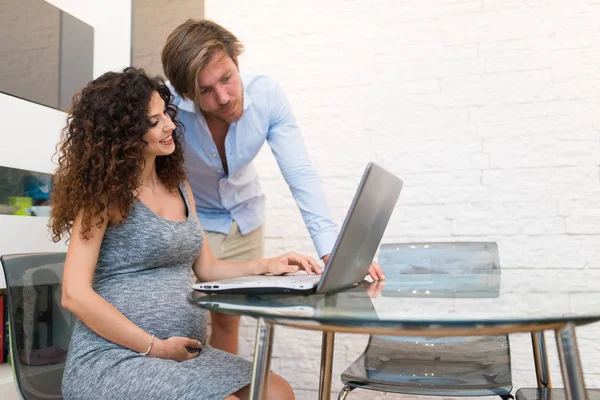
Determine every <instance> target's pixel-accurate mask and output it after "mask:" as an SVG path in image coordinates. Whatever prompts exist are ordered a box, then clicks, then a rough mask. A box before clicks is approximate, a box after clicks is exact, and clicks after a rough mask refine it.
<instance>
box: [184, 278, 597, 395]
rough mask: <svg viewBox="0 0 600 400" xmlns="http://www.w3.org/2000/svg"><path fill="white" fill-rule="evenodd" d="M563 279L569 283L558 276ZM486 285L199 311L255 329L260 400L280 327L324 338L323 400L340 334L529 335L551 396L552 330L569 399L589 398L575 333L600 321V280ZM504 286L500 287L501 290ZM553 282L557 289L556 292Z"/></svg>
mask: <svg viewBox="0 0 600 400" xmlns="http://www.w3.org/2000/svg"><path fill="white" fill-rule="evenodd" d="M561 274H562V275H561ZM523 276H524V274H523V272H522V271H516V270H506V269H505V270H504V271H502V274H501V275H500V274H499V273H498V274H489V275H485V274H484V275H470V274H463V275H444V274H441V275H436V276H433V275H428V274H411V275H402V276H389V275H388V279H387V280H386V281H383V282H382V283H379V284H378V283H372V284H369V283H368V282H363V283H361V284H360V285H358V286H356V287H354V288H350V289H348V290H345V291H341V292H338V293H333V294H327V295H323V294H311V295H289V294H281V295H225V294H218V295H204V294H201V293H198V292H194V293H192V296H191V301H192V302H193V303H194V304H195V305H197V306H199V307H202V308H205V309H208V310H211V311H217V312H221V313H227V314H235V315H247V316H251V317H254V318H256V319H258V326H257V334H256V347H255V355H254V369H253V376H252V384H251V395H252V397H251V398H253V399H262V396H263V387H264V385H265V383H266V379H267V377H268V374H267V371H269V367H270V358H271V350H272V344H273V333H274V325H284V326H289V327H295V328H299V329H308V330H318V331H322V332H323V339H322V349H321V350H322V352H321V374H320V382H319V396H320V397H319V398H320V399H328V398H329V396H330V392H331V375H332V360H333V345H334V334H335V332H344V333H361V334H377V335H401V336H430V337H442V336H472V335H487V334H490V335H496V334H505V333H516V332H530V333H531V335H532V343H533V350H534V361H535V369H536V376H537V380H538V382H537V383H538V387H549V386H551V381H550V374H549V370H548V361H547V355H546V346H545V341H544V334H543V332H544V331H546V330H553V331H555V333H556V344H557V347H558V354H559V358H560V365H561V370H562V375H563V379H564V383H565V395H566V398H567V399H577V400H580V399H581V400H583V399H585V398H586V389H585V385H584V381H583V371H582V367H581V362H580V359H579V351H578V348H577V341H576V337H575V328H576V326H579V325H584V324H590V323H593V322H597V321H600V289H599V288H598V285H597V282H598V278H599V277H600V271H595V270H576V271H568V273H565V272H561V271H557V273H556V275H553V276H551V277H549V278H548V277H545V276H544V275H543V272H536V271H535V270H532V272H531V276H528V279H527V280H526V281H524V280H523ZM500 278H501V280H502V281H501V282H500ZM552 279H554V280H556V282H551V280H552Z"/></svg>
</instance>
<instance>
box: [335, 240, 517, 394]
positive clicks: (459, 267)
mask: <svg viewBox="0 0 600 400" xmlns="http://www.w3.org/2000/svg"><path fill="white" fill-rule="evenodd" d="M379 264H380V265H381V267H382V268H383V270H384V273H385V275H386V278H387V280H386V281H385V284H384V286H383V291H382V293H381V295H382V296H400V297H422V298H423V299H424V302H426V301H427V299H428V298H433V297H437V298H440V297H444V298H456V299H460V298H466V297H468V298H473V297H482V298H483V297H497V296H498V295H499V290H500V263H499V258H498V247H497V245H496V244H495V243H487V242H477V243H398V244H385V245H382V246H381V248H380V251H379ZM424 312H426V311H424ZM341 379H342V382H343V383H344V385H345V386H344V388H343V389H342V391H341V392H340V394H339V396H338V400H343V399H346V397H348V395H349V393H350V392H351V391H352V390H355V389H357V388H361V389H367V390H375V391H380V392H391V393H402V394H412V395H421V396H457V397H463V396H490V395H497V396H499V397H501V398H502V399H509V398H513V397H512V395H511V394H510V392H511V390H512V378H511V362H510V346H509V341H508V335H497V336H469V337H441V338H440V337H438V338H428V337H398V336H380V335H371V336H370V338H369V342H368V344H367V347H366V349H365V350H364V352H363V354H362V355H361V356H360V357H359V358H358V359H357V360H356V361H355V362H354V363H353V364H352V365H351V366H350V367H348V369H346V371H345V372H344V373H343V374H342V377H341Z"/></svg>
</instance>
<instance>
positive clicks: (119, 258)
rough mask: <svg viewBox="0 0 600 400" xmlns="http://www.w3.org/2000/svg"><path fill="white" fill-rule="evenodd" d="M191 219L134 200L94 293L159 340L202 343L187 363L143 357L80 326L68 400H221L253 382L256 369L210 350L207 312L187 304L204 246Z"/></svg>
mask: <svg viewBox="0 0 600 400" xmlns="http://www.w3.org/2000/svg"><path fill="white" fill-rule="evenodd" d="M180 191H181V193H182V195H183V198H184V200H185V204H186V207H187V209H188V218H187V219H186V220H185V221H182V222H173V221H169V220H166V219H164V218H162V217H159V216H158V215H157V214H155V213H154V212H153V211H152V210H150V209H149V208H148V207H147V206H146V205H144V204H143V203H142V202H140V201H137V200H136V201H135V203H134V206H133V208H132V210H131V212H130V213H129V216H128V217H127V218H126V219H125V221H123V222H122V223H121V224H118V225H114V226H111V227H109V228H108V229H107V230H106V233H105V236H104V240H103V241H102V246H101V248H100V255H99V258H98V264H97V266H96V271H95V275H94V290H95V291H96V292H97V293H98V294H99V295H100V296H102V297H103V298H104V299H106V301H108V302H109V303H110V304H112V305H113V306H114V307H116V308H117V309H118V310H119V311H121V312H122V313H123V314H124V315H125V316H126V317H127V318H129V320H131V321H132V322H133V323H134V324H136V325H138V326H139V327H140V328H142V329H143V330H145V331H146V332H148V333H150V334H154V335H156V337H157V338H160V339H167V338H169V337H171V336H185V337H189V338H194V339H197V340H200V341H201V342H202V344H203V345H204V347H203V349H202V351H201V352H200V355H199V356H198V357H196V358H193V359H191V360H188V361H184V362H181V363H180V362H177V361H173V360H163V359H159V358H151V357H146V356H142V355H140V354H138V353H136V352H135V351H132V350H129V349H127V348H124V347H121V346H119V345H117V344H115V343H112V342H110V341H108V340H105V339H103V338H102V337H100V336H98V335H97V334H96V333H94V332H93V331H92V330H90V329H89V328H88V327H87V326H86V325H85V324H83V323H82V322H81V321H79V320H78V321H77V322H76V324H75V327H74V331H73V335H72V338H71V345H70V347H69V353H68V357H67V364H66V367H65V373H64V376H63V397H64V398H65V399H86V400H87V399H102V400H110V399H118V400H124V399H144V400H149V399H156V400H169V399H194V400H200V399H211V400H213V399H223V398H225V397H227V396H228V395H230V394H233V393H235V392H236V391H237V390H239V389H241V388H242V387H244V386H246V385H248V384H249V383H250V378H251V372H252V365H251V363H249V362H248V361H246V360H244V359H242V358H239V357H237V356H234V355H231V354H229V353H225V352H222V351H219V350H216V349H213V348H211V347H208V346H207V345H206V340H205V335H206V329H205V328H206V318H207V316H206V312H205V311H203V310H201V309H200V308H198V307H195V306H193V305H192V304H191V303H190V302H189V295H190V291H191V272H190V271H191V266H192V263H193V261H194V259H195V258H196V256H197V255H198V252H199V251H200V248H201V247H202V243H203V236H202V230H201V229H200V226H199V224H198V222H197V221H196V219H195V217H194V214H193V213H192V212H191V210H190V203H189V198H188V193H187V190H186V188H185V185H184V184H183V183H182V184H181V185H180Z"/></svg>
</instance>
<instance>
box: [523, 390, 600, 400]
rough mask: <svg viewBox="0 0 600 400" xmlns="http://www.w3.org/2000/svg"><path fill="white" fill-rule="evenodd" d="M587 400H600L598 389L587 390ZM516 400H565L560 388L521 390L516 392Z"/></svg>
mask: <svg viewBox="0 0 600 400" xmlns="http://www.w3.org/2000/svg"><path fill="white" fill-rule="evenodd" d="M587 393H588V400H600V389H588V390H587ZM515 396H516V400H565V399H566V398H567V397H566V396H565V391H564V389H562V388H551V389H535V388H531V389H529V388H523V389H519V390H517V393H516V395H515Z"/></svg>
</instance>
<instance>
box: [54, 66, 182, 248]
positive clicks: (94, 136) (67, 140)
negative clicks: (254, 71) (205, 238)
mask: <svg viewBox="0 0 600 400" xmlns="http://www.w3.org/2000/svg"><path fill="white" fill-rule="evenodd" d="M154 92H158V94H159V95H160V97H161V98H162V99H163V100H164V102H165V106H166V112H167V114H168V115H169V116H170V117H171V119H172V120H173V123H175V125H176V129H175V131H174V132H173V140H174V141H175V151H174V152H173V153H172V154H170V155H168V156H161V157H157V158H156V172H157V174H158V177H159V178H160V180H161V182H163V184H164V185H165V186H166V187H167V188H169V189H171V190H175V189H176V188H177V187H178V185H179V183H180V182H181V181H182V180H183V179H185V172H184V166H183V149H182V147H181V145H182V138H181V136H182V132H183V126H182V125H181V123H179V122H178V121H177V120H176V119H175V117H176V116H177V108H176V107H175V106H174V105H173V104H172V103H171V101H172V96H171V92H170V90H169V88H168V87H167V86H166V85H165V84H164V82H163V80H162V79H160V78H151V77H149V76H148V75H146V73H145V72H144V70H142V69H136V68H132V67H128V68H125V69H124V70H123V72H107V73H105V74H104V75H102V76H100V77H99V78H97V79H95V80H93V81H92V82H90V83H88V84H87V86H86V87H85V88H84V89H83V90H82V91H81V93H78V94H77V95H75V97H73V103H72V106H71V110H70V113H69V116H68V117H67V125H66V127H65V128H64V129H63V131H62V137H61V142H60V143H59V144H58V145H57V155H58V168H57V170H56V172H55V176H54V184H53V191H52V214H51V220H50V227H51V230H52V239H53V240H54V241H55V242H58V241H60V240H61V237H62V236H63V235H64V234H68V235H69V236H70V234H71V229H72V228H73V221H74V219H75V217H76V216H77V214H78V213H80V212H82V231H81V236H82V237H83V238H84V239H89V238H90V237H91V236H92V234H91V229H92V225H93V224H96V225H97V226H98V227H99V226H101V225H102V224H103V223H104V222H105V221H104V217H103V213H104V211H105V210H107V208H108V211H109V218H111V217H112V216H115V215H120V216H121V218H123V219H125V218H126V217H127V215H128V214H129V211H130V209H131V207H132V204H133V201H134V197H135V195H136V193H137V189H138V188H139V186H140V185H141V183H142V182H141V174H142V171H143V169H144V166H145V161H144V157H143V155H142V150H143V148H144V147H145V146H146V143H145V142H144V141H143V140H142V136H144V135H145V134H146V133H147V132H148V131H149V129H150V128H151V122H150V119H149V118H148V107H149V104H150V99H151V97H152V94H153V93H154ZM104 215H106V214H104ZM98 217H99V219H98Z"/></svg>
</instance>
